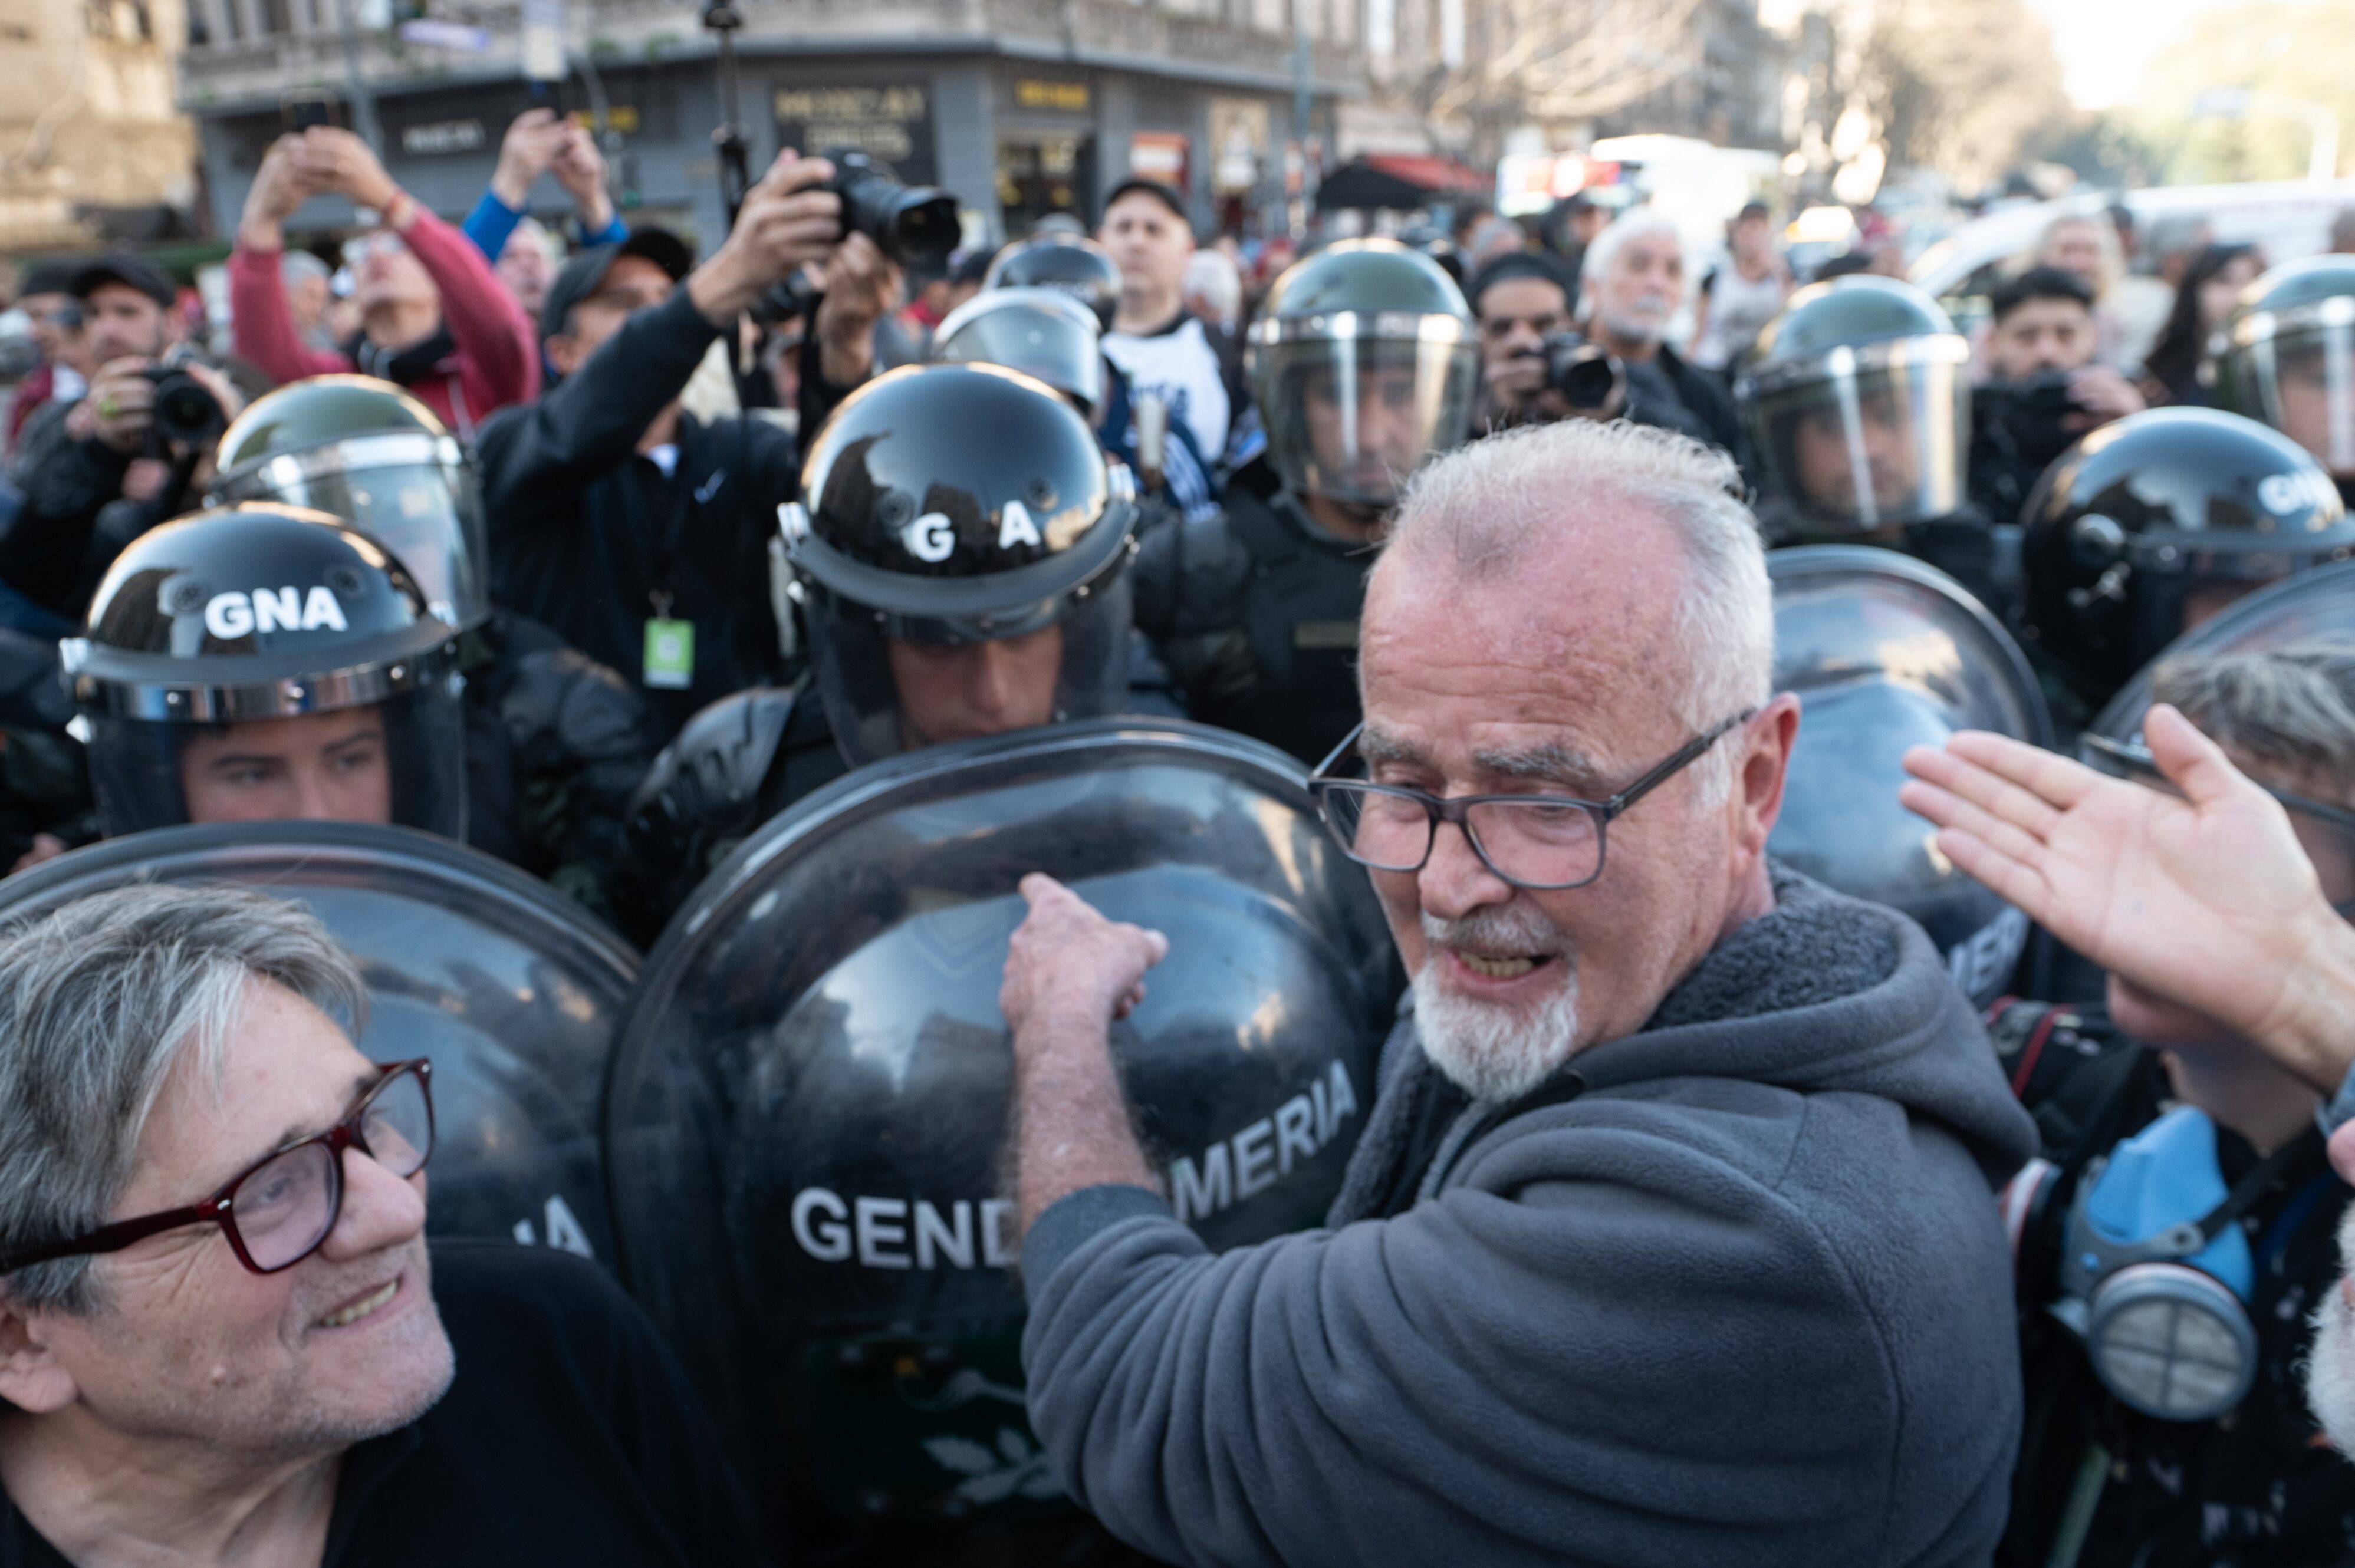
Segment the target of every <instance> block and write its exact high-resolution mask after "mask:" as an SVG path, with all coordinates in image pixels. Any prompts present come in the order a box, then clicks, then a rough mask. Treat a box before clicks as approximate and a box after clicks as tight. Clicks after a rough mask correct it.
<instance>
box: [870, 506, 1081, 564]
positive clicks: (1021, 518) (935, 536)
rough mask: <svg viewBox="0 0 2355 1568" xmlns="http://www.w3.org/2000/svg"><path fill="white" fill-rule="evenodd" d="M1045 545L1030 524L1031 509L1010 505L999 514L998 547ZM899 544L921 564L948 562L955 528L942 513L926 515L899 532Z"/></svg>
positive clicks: (1036, 525)
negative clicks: (926, 562) (923, 562)
mask: <svg viewBox="0 0 2355 1568" xmlns="http://www.w3.org/2000/svg"><path fill="white" fill-rule="evenodd" d="M1045 542H1046V541H1045V540H1043V539H1041V538H1040V537H1039V524H1036V523H1033V522H1032V521H1031V520H1030V509H1029V508H1028V507H1027V506H1025V505H1023V504H1022V503H1020V502H1019V501H1009V502H1007V503H1006V505H1005V507H1004V509H1003V510H1001V511H1000V512H999V513H998V514H997V547H998V548H999V549H1001V550H1010V549H1012V548H1014V546H1017V545H1039V544H1044V543H1045ZM900 544H901V545H902V546H905V547H906V548H907V551H908V554H910V555H911V556H915V557H916V559H918V560H920V561H945V560H947V559H948V558H949V553H950V552H951V551H953V550H954V549H955V548H956V525H955V524H953V523H951V522H950V521H949V520H948V515H947V514H945V513H941V512H927V513H925V514H923V515H922V516H921V517H917V518H914V519H912V520H911V522H910V523H909V524H908V525H907V526H906V527H904V528H902V529H900Z"/></svg>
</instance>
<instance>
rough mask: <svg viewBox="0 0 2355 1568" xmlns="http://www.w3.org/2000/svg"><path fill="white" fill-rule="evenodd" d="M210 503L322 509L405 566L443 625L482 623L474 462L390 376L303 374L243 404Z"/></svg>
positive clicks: (484, 578)
mask: <svg viewBox="0 0 2355 1568" xmlns="http://www.w3.org/2000/svg"><path fill="white" fill-rule="evenodd" d="M215 467H216V468H217V469H218V472H219V475H220V477H219V478H218V480H216V481H215V482H214V483H213V489H212V493H213V498H214V500H215V501H217V502H219V503H230V502H239V501H283V502H288V503H292V504H293V505H296V506H308V507H312V508H314V509H315V510H317V511H320V512H328V513H333V514H335V515H336V516H337V517H340V518H342V519H343V520H344V521H345V522H346V523H348V524H351V525H352V526H353V527H355V528H357V529H358V530H359V531H360V532H361V533H363V534H366V535H368V536H369V537H370V538H372V539H374V540H376V542H377V543H378V544H379V545H382V546H384V547H385V548H386V549H388V550H390V551H391V552H392V553H393V555H394V556H397V557H399V559H400V561H401V563H402V564H403V565H405V566H406V567H408V568H409V570H410V575H411V576H412V577H414V578H415V579H416V581H417V585H418V587H419V588H422V589H423V590H424V593H425V601H426V603H427V604H428V605H430V606H432V609H433V612H434V613H435V614H436V615H438V616H441V617H442V619H443V620H447V621H448V622H449V623H450V624H451V625H453V626H457V627H461V628H465V627H474V626H479V625H481V624H482V623H483V621H485V620H487V619H489V617H490V613H491V596H490V582H489V573H490V550H489V546H488V545H487V543H486V542H485V535H484V524H483V498H482V489H481V485H480V483H479V482H478V481H477V478H476V475H475V472H474V460H473V459H472V458H471V457H469V456H468V455H467V453H466V450H465V448H464V446H462V445H461V444H460V443H459V441H458V440H457V438H456V437H454V436H453V435H451V433H450V432H449V431H448V430H447V429H444V428H443V426H442V421H441V420H440V419H437V418H434V417H433V411H432V409H431V408H427V407H426V406H425V405H424V404H422V403H421V402H419V401H418V400H417V399H416V398H415V397H412V396H410V394H409V393H407V392H405V391H403V390H401V388H400V387H396V386H394V385H393V384H392V383H391V382H389V381H378V380H375V379H373V378H371V377H369V376H308V377H306V378H304V379H303V380H301V381H294V382H290V383H288V384H287V385H286V386H283V387H279V388H278V389H277V390H276V391H274V392H268V393H264V394H263V395H262V396H261V397H257V398H255V399H254V400H253V401H252V402H251V403H249V404H248V405H246V408H245V412H243V413H242V414H240V415H239V416H238V418H237V420H236V422H235V423H233V424H231V425H230V426H229V429H228V430H227V432H225V433H224V434H223V435H222V437H221V441H220V450H219V453H218V456H217V457H216V459H215Z"/></svg>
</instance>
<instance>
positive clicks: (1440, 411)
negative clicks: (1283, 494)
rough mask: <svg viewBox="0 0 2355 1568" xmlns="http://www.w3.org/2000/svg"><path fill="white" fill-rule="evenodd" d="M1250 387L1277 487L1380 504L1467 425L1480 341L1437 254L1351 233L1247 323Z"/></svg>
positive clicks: (1277, 287) (1309, 260)
mask: <svg viewBox="0 0 2355 1568" xmlns="http://www.w3.org/2000/svg"><path fill="white" fill-rule="evenodd" d="M1250 355H1251V376H1252V395H1253V396H1254V397H1256V398H1257V400H1258V402H1259V407H1260V412H1261V417H1262V418H1263V419H1264V420H1265V421H1266V425H1267V451H1268V459H1269V461H1271V462H1272V463H1273V464H1274V467H1275V471H1276V472H1277V474H1278V475H1279V476H1280V477H1281V478H1282V479H1283V481H1284V488H1285V489H1287V490H1289V491H1292V492H1293V493H1295V494H1305V495H1321V496H1324V497H1326V498H1327V499H1329V500H1332V501H1337V502H1339V503H1343V504H1345V505H1351V506H1361V507H1369V508H1376V509H1381V510H1387V509H1388V508H1390V507H1391V506H1392V505H1395V504H1396V503H1397V501H1398V497H1399V493H1400V491H1401V489H1402V488H1403V487H1404V485H1405V483H1406V480H1407V476H1408V475H1409V474H1411V473H1412V472H1413V471H1415V470H1416V469H1417V468H1419V467H1421V466H1422V465H1423V463H1424V462H1425V461H1428V460H1429V459H1431V458H1433V457H1434V456H1436V455H1438V454H1439V453H1441V452H1443V451H1445V450H1448V449H1450V448H1452V447H1455V446H1460V445H1461V444H1463V441H1464V440H1465V436H1466V435H1467V434H1469V432H1470V421H1471V416H1472V401H1473V396H1474V393H1475V391H1476V388H1477V387H1478V384H1479V375H1480V350H1479V344H1478V339H1477V334H1476V329H1475V327H1474V325H1473V321H1472V311H1471V307H1470V306H1468V305H1466V304H1465V302H1464V294H1463V291H1461V290H1459V289H1458V288H1456V286H1455V281H1454V280H1452V279H1450V278H1449V277H1448V276H1447V274H1446V272H1445V271H1444V270H1442V269H1441V268H1440V266H1439V264H1438V263H1437V262H1435V261H1433V260H1431V258H1429V257H1428V256H1424V255H1423V254H1422V253H1420V252H1418V251H1414V250H1410V249H1407V248H1406V247H1405V246H1403V245H1401V244H1399V243H1398V242H1397V241H1395V240H1390V239H1345V240H1342V241H1340V242H1339V243H1337V244H1334V245H1328V246H1327V247H1326V248H1325V249H1322V250H1319V251H1317V252H1316V254H1315V255H1313V256H1309V257H1306V258H1305V259H1303V260H1299V261H1296V262H1295V263H1293V265H1292V266H1290V267H1288V268H1286V269H1285V270H1284V273H1283V274H1282V275H1281V276H1280V277H1278V278H1277V279H1276V281H1275V282H1274V284H1273V287H1271V288H1270V289H1269V290H1268V294H1267V300H1266V302H1265V303H1264V305H1263V307H1262V310H1261V313H1260V317H1259V320H1258V321H1257V322H1256V323H1253V324H1252V331H1251V347H1250Z"/></svg>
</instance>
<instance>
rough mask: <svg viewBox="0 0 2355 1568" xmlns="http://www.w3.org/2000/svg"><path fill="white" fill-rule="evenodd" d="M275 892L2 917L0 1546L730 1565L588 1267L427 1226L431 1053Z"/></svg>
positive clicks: (721, 1537) (700, 1478)
mask: <svg viewBox="0 0 2355 1568" xmlns="http://www.w3.org/2000/svg"><path fill="white" fill-rule="evenodd" d="M366 998H367V992H366V991H365V989H364V987H363V985H362V982H361V980H360V976H359V973H358V971H357V969H355V968H354V967H353V965H352V962H351V960H350V959H349V958H347V957H346V955H345V954H344V953H343V952H342V951H341V950H340V949H339V948H336V945H335V944H334V942H333V941H331V940H330V939H329V938H328V937H327V935H326V933H325V931H324V930H323V929H322V928H321V927H320V926H319V924H318V923H317V921H316V920H314V918H313V917H312V916H310V915H309V914H307V913H305V912H304V911H303V910H302V909H300V908H298V907H296V906H293V905H288V904H283V903H281V902H279V901H277V900H274V899H272V898H268V897H265V896H263V895H261V894H258V893H254V892H250V891H248V890H243V889H239V888H234V887H204V886H135V887H130V888H124V889H121V890H118V891H115V892H112V893H105V894H101V895H95V896H92V897H90V898H86V899H82V900H80V901H79V902H76V903H73V904H70V905H68V906H65V907H63V908H61V909H59V910H57V911H55V912H53V913H51V914H49V915H48V916H44V917H40V918H37V919H35V920H32V921H29V922H23V923H19V924H17V925H16V926H13V927H8V928H7V929H5V931H0V1401H5V1404H0V1490H5V1496H0V1563H7V1564H10V1565H11V1568H17V1565H22V1568H59V1565H62V1564H65V1563H73V1564H77V1565H90V1564H99V1563H106V1564H114V1563H165V1562H168V1563H191V1564H199V1565H209V1564H216V1563H219V1564H226V1563H305V1564H308V1563H317V1564H320V1565H321V1568H360V1565H362V1564H377V1563H384V1564H393V1563H434V1564H437V1565H442V1568H449V1565H456V1568H468V1565H472V1564H483V1565H485V1568H488V1565H490V1564H498V1565H501V1568H506V1565H511V1564H514V1563H571V1564H582V1563H595V1564H616V1565H620V1564H629V1565H633V1568H634V1565H638V1564H645V1565H648V1568H653V1565H655V1564H677V1565H680V1568H684V1565H687V1564H703V1563H730V1564H733V1563H751V1562H752V1561H754V1560H755V1559H756V1557H757V1553H756V1552H755V1551H754V1549H753V1547H752V1545H751V1540H752V1535H751V1524H750V1521H749V1519H748V1517H747V1511H746V1510H745V1509H744V1508H743V1506H742V1504H741V1501H740V1499H738V1498H737V1496H736V1494H735V1492H734V1489H733V1487H732V1485H731V1484H730V1480H729V1477H728V1471H727V1467H726V1464H725V1462H724V1461H723V1460H722V1459H721V1457H720V1456H719V1448H718V1444H717V1441H716V1439H715V1438H714V1437H713V1436H712V1434H711V1432H710V1430H709V1426H708V1425H706V1424H705V1422H704V1420H703V1418H702V1416H701V1414H700V1413H699V1412H698V1410H697V1408H696V1406H695V1404H694V1402H693V1399H692V1396H691V1395H690V1394H689V1393H688V1392H687V1384H686V1380H685V1377H684V1375H683V1374H682V1373H681V1372H679V1370H678V1369H677V1366H676V1365H675V1364H674V1363H673V1362H672V1361H671V1360H670V1358H669V1357H668V1355H667V1354H666V1352H665V1351H664V1350H663V1348H662V1347H661V1346H660V1345H659V1343H658V1342H657V1341H656V1340H655V1335H654V1331H653V1330H652V1327H651V1326H650V1325H649V1324H647V1322H646V1321H645V1319H644V1318H643V1317H641V1316H640V1315H639V1314H638V1312H637V1310H636V1309H635V1308H634V1307H632V1306H631V1305H630V1303H629V1302H628V1301H627V1300H626V1299H625V1298H623V1296H622V1295H621V1293H620V1292H619V1291H618V1290H617V1289H615V1288H614V1287H613V1284H612V1282H611V1281H610V1280H608V1279H607V1278H606V1277H605V1276H604V1275H603V1274H602V1272H601V1271H600V1270H598V1269H597V1267H596V1266H594V1265H592V1264H590V1263H588V1262H586V1261H584V1260H581V1259H579V1258H575V1257H572V1256H570V1255H568V1254H565V1253H561V1252H558V1251H555V1250H553V1249H549V1248H541V1247H528V1246H522V1245H516V1244H514V1243H512V1242H506V1241H496V1242H464V1241H453V1240H446V1239H445V1240H437V1241H435V1242H434V1243H433V1244H432V1245H431V1246H430V1247H429V1246H428V1245H427V1243H426V1241H425V1237H424V1228H425V1206H426V1205H425V1164H426V1160H427V1159H428V1157H429V1156H430V1155H431V1154H432V1149H433V1110H432V1090H431V1086H432V1064H431V1063H430V1062H427V1061H423V1060H415V1061H401V1062H391V1063H375V1062H370V1061H369V1060H368V1058H367V1057H365V1056H363V1055H361V1054H359V1052H358V1051H357V1050H356V1049H355V1048H354V1047H353V1044H352V1043H351V1040H350V1038H349V1037H348V1036H347V1035H346V1032H345V1030H346V1022H348V1024H349V1025H350V1026H352V1027H354V1028H357V1025H358V1024H359V1023H360V1022H361V1021H362V1016H363V1013H364V1011H365V1002H366Z"/></svg>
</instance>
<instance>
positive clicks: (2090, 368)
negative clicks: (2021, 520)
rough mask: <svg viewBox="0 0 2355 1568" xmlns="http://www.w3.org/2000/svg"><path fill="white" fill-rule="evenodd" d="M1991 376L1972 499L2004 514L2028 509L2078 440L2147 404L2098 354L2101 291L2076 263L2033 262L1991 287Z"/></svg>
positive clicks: (1984, 389)
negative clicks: (2056, 462)
mask: <svg viewBox="0 0 2355 1568" xmlns="http://www.w3.org/2000/svg"><path fill="white" fill-rule="evenodd" d="M1987 302H1988V304H1989V306H1990V308H1991V310H1992V312H1993V314H1992V316H1991V318H1990V320H1989V323H1988V329H1987V368H1988V376H1987V381H1986V383H1985V384H1984V385H1982V386H1981V387H1979V388H1978V389H1977V392H1976V393H1974V394H1973V396H1972V398H1971V480H1970V493H1971V500H1972V502H1973V503H1976V504H1977V506H1978V507H1979V509H1980V510H1981V511H1983V512H1985V513H1986V514H1987V515H1988V516H1989V517H1991V518H1994V519H1995V520H1996V521H1997V522H1999V523H2009V522H2011V521H2012V520H2014V519H2015V518H2017V517H2018V516H2019V509H2020V506H2021V504H2022V503H2025V502H2026V501H2027V499H2028V493H2029V492H2030V491H2031V490H2033V489H2035V488H2036V481H2037V478H2038V476H2039V475H2041V474H2042V473H2043V471H2045V469H2046V468H2047V467H2049V466H2050V465H2051V462H2052V460H2053V459H2055V458H2057V457H2059V456H2060V455H2061V454H2062V451H2063V450H2066V449H2067V448H2068V446H2069V445H2070V443H2071V442H2073V441H2074V440H2076V439H2077V438H2078V437H2080V436H2082V435H2083V434H2084V433H2085V432H2086V431H2088V430H2092V429H2099V428H2100V427H2101V426H2104V425H2106V424H2108V423H2109V422H2110V421H2111V420H2113V419H2122V418H2126V416H2127V415H2128V414H2137V413H2140V412H2141V411H2142V408H2143V396H2142V394H2141V393H2139V392H2137V391H2136V390H2135V387H2134V383H2132V382H2131V381H2128V380H2127V379H2126V377H2125V376H2121V375H2119V374H2118V373H2117V372H2116V371H2115V370H2113V369H2111V368H2110V367H2109V366H2105V365H2097V364H2095V363H2094V356H2095V355H2096V354H2097V353H2098V352H2099V351H2100V348H2101V329H2100V324H2099V323H2098V322H2097V321H2096V319H2095V317H2094V291H2093V290H2092V289H2091V288H2090V287H2088V286H2087V285H2086V283H2085V281H2084V280H2083V279H2082V278H2080V277H2078V276H2077V275H2076V274H2075V273H2073V272H2064V271H2062V270H2061V269H2060V268H2058V267H2030V269H2029V270H2027V271H2025V272H2022V273H2020V274H2019V276H2018V277H2016V278H2009V279H2006V280H2005V281H2003V282H2001V283H1999V284H1998V285H1997V286H1996V288H1995V290H1994V291H1993V292H1992V293H1991V294H1989V296H1988V300H1987Z"/></svg>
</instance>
